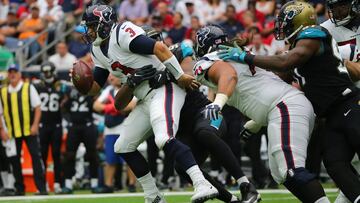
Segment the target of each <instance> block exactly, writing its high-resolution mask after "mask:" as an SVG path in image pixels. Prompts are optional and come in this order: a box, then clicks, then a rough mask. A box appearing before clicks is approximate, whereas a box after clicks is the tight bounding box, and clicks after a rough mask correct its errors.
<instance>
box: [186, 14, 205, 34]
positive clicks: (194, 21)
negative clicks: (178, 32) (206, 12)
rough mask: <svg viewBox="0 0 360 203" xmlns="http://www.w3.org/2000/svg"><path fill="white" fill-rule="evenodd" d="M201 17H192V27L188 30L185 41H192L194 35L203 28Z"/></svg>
mask: <svg viewBox="0 0 360 203" xmlns="http://www.w3.org/2000/svg"><path fill="white" fill-rule="evenodd" d="M201 26H202V25H201V24H200V20H199V17H197V16H192V17H191V23H190V27H189V28H188V29H187V30H186V33H185V39H192V33H193V32H195V33H196V31H197V30H198V29H199V28H200V27H201Z"/></svg>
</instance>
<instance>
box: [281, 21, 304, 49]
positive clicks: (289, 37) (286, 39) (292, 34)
mask: <svg viewBox="0 0 360 203" xmlns="http://www.w3.org/2000/svg"><path fill="white" fill-rule="evenodd" d="M303 27H304V26H303V25H300V26H299V27H298V29H296V30H295V31H294V32H293V33H291V35H289V36H288V37H285V38H284V40H285V42H286V43H288V44H290V42H289V40H290V39H291V38H292V37H293V36H294V35H295V34H296V33H298V32H299V31H300V30H301V29H302V28H303Z"/></svg>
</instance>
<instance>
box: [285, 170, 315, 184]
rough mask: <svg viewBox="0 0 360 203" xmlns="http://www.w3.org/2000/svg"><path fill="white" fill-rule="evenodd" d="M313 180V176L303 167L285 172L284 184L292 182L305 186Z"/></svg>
mask: <svg viewBox="0 0 360 203" xmlns="http://www.w3.org/2000/svg"><path fill="white" fill-rule="evenodd" d="M315 178H316V176H315V174H312V173H310V172H309V171H308V170H307V169H305V168H304V167H299V168H294V169H289V170H287V174H286V179H285V182H293V183H296V184H299V185H306V184H307V183H309V182H311V181H312V180H314V179H315Z"/></svg>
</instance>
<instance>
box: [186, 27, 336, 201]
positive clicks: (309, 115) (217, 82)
mask: <svg viewBox="0 0 360 203" xmlns="http://www.w3.org/2000/svg"><path fill="white" fill-rule="evenodd" d="M226 44H231V43H230V42H229V41H228V39H227V35H226V34H225V32H224V31H223V30H222V29H221V28H220V27H218V26H205V27H203V28H201V29H200V30H199V31H198V32H197V34H196V45H195V52H196V55H197V56H198V57H199V59H198V61H197V63H196V64H195V66H194V69H193V72H194V75H195V77H196V79H197V80H198V81H200V82H201V83H202V84H204V85H206V86H208V87H210V88H212V89H214V90H215V91H216V92H217V93H216V96H215V100H214V101H213V102H212V103H211V104H208V105H207V106H206V108H205V110H204V115H205V116H206V117H208V118H210V119H211V120H212V119H217V118H218V116H219V114H220V112H221V109H222V107H223V106H224V105H225V104H228V105H230V106H234V107H236V108H237V109H239V110H240V112H241V113H243V114H244V115H245V116H247V117H249V118H250V119H252V120H253V121H255V122H256V123H257V124H258V125H260V126H267V131H268V132H267V134H268V137H269V142H268V157H269V165H270V171H271V175H272V176H273V178H274V180H275V181H276V182H277V183H279V184H283V185H284V186H285V187H286V188H287V189H288V190H289V191H291V192H292V193H293V194H294V195H295V196H296V197H297V198H298V199H299V200H301V201H302V202H329V200H328V199H327V197H326V196H325V193H324V190H323V188H322V186H321V184H320V183H319V182H318V181H317V180H316V179H315V175H313V174H311V173H310V172H308V171H307V170H306V169H305V160H306V152H307V145H308V142H309V138H310V133H311V131H312V129H313V125H314V111H313V108H312V106H311V103H310V102H309V101H308V100H307V99H306V97H305V96H304V94H303V93H302V92H301V91H299V90H297V89H295V88H293V87H292V86H290V85H288V84H287V83H285V82H284V81H282V80H281V79H280V78H279V77H278V76H277V75H275V74H273V73H272V72H268V71H265V70H262V69H259V68H257V67H255V66H253V65H247V64H240V63H235V62H225V61H223V60H221V59H220V58H219V56H218V55H217V54H219V53H221V52H218V51H217V49H218V48H219V45H226ZM223 54H227V52H226V53H223ZM225 58H226V57H225Z"/></svg>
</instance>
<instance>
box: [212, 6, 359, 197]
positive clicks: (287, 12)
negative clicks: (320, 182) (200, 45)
mask: <svg viewBox="0 0 360 203" xmlns="http://www.w3.org/2000/svg"><path fill="white" fill-rule="evenodd" d="M275 35H276V38H277V39H285V40H286V41H288V42H289V43H290V45H291V46H290V49H289V51H288V52H287V53H286V54H283V55H276V56H255V55H253V54H251V53H248V52H246V51H244V50H243V49H241V48H226V49H225V50H223V51H222V52H220V53H219V54H220V57H221V58H222V59H225V60H234V61H238V62H240V63H244V64H248V65H251V66H257V67H260V68H263V69H268V70H272V71H278V72H282V71H288V70H294V72H295V73H296V75H297V77H298V79H299V81H300V85H301V88H302V90H303V91H304V93H305V95H306V97H307V98H308V99H309V100H310V101H311V103H312V105H313V107H314V110H315V113H316V115H317V116H318V117H319V118H326V123H325V132H324V135H325V136H324V138H325V139H324V140H323V141H322V143H321V144H322V147H323V154H324V164H325V167H326V169H327V172H328V173H329V175H330V177H331V178H332V179H333V180H334V181H335V183H336V185H337V186H339V187H340V189H341V191H342V192H343V193H344V194H345V196H346V197H347V198H348V199H349V200H350V201H351V202H359V201H360V181H359V179H358V176H357V174H356V173H355V172H354V171H353V170H352V167H351V164H350V162H351V159H352V158H353V157H354V154H355V153H357V154H358V155H359V154H360V128H359V125H358V123H359V119H360V106H359V100H360V95H359V89H358V88H356V87H355V85H354V84H353V82H352V81H351V79H350V76H349V73H350V75H351V76H352V77H353V78H356V75H353V74H352V72H351V71H350V72H348V71H347V69H346V67H345V66H344V63H343V60H342V59H341V55H340V53H339V49H338V46H337V43H336V41H335V40H334V39H333V38H332V36H331V35H330V34H329V32H328V31H327V30H326V29H324V28H323V27H321V26H316V14H315V12H314V8H313V7H312V6H311V5H309V4H307V3H305V2H300V1H298V2H297V1H291V2H288V3H287V4H285V5H284V6H283V7H282V8H281V10H280V14H279V16H278V17H277V22H276V27H275ZM357 79H358V78H357Z"/></svg>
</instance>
